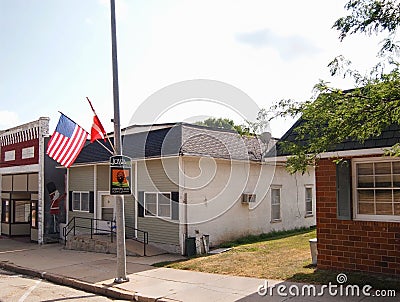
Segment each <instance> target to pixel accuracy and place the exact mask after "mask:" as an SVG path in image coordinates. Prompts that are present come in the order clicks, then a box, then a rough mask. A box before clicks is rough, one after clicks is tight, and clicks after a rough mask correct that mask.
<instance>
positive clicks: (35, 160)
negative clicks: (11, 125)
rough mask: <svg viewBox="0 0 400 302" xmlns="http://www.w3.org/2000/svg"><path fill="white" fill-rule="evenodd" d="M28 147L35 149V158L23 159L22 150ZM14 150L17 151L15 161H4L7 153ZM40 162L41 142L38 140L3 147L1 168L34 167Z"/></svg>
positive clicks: (0, 161) (0, 160)
mask: <svg viewBox="0 0 400 302" xmlns="http://www.w3.org/2000/svg"><path fill="white" fill-rule="evenodd" d="M28 147H35V149H34V157H32V158H25V159H22V149H24V148H28ZM12 150H15V160H12V161H4V156H5V153H6V152H7V151H12ZM38 162H39V140H38V139H37V138H36V139H31V140H28V141H24V142H21V143H15V144H12V145H6V146H3V147H1V159H0V168H3V167H13V166H21V165H32V164H37V163H38Z"/></svg>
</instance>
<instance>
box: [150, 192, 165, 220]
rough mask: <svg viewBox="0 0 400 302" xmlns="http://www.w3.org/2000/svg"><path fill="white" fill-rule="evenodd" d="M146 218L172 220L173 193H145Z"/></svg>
mask: <svg viewBox="0 0 400 302" xmlns="http://www.w3.org/2000/svg"><path fill="white" fill-rule="evenodd" d="M144 210H145V216H157V217H163V218H171V193H145V194H144Z"/></svg>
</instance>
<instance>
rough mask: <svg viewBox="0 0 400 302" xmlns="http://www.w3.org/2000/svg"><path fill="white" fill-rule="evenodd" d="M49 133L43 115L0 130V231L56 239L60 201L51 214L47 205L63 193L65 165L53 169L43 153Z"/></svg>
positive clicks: (36, 239)
mask: <svg viewBox="0 0 400 302" xmlns="http://www.w3.org/2000/svg"><path fill="white" fill-rule="evenodd" d="M48 136H49V118H45V117H41V118H39V119H38V120H36V121H33V122H30V123H27V124H23V125H19V126H16V127H13V128H10V129H7V130H2V131H0V194H1V207H0V216H1V224H0V232H1V234H2V235H5V236H9V237H14V236H26V237H30V239H31V240H32V241H36V242H38V243H45V242H47V241H51V240H53V239H58V227H57V226H58V223H59V222H61V221H62V220H63V217H62V216H63V215H62V208H63V206H62V204H63V202H62V201H61V199H58V200H57V201H56V203H57V206H58V212H57V215H51V214H50V207H51V205H52V204H53V206H54V205H55V203H54V202H53V201H55V200H56V199H57V198H58V197H60V195H61V196H62V194H63V193H64V182H65V181H64V178H65V177H64V175H65V169H56V162H55V161H53V160H52V159H51V158H49V157H48V156H47V155H46V154H45V152H46V143H47V141H48ZM53 212H54V211H53ZM64 213H65V211H64Z"/></svg>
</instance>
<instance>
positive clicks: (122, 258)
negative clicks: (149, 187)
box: [110, 0, 129, 283]
mask: <svg viewBox="0 0 400 302" xmlns="http://www.w3.org/2000/svg"><path fill="white" fill-rule="evenodd" d="M110 7H111V55H112V71H113V99H114V146H115V155H122V148H121V124H120V116H119V88H118V59H117V28H116V24H115V0H110ZM123 170H124V169H123ZM125 177H126V176H125ZM124 190H125V189H123V190H122V191H124ZM115 206H116V211H115V218H116V220H117V221H116V222H117V277H116V278H115V279H114V281H115V282H116V283H123V282H127V281H129V279H128V277H127V276H126V249H125V213H124V211H125V210H124V195H116V196H115Z"/></svg>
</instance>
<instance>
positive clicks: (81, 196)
mask: <svg viewBox="0 0 400 302" xmlns="http://www.w3.org/2000/svg"><path fill="white" fill-rule="evenodd" d="M72 210H73V211H79V212H89V192H72Z"/></svg>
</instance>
